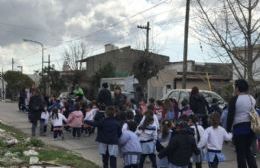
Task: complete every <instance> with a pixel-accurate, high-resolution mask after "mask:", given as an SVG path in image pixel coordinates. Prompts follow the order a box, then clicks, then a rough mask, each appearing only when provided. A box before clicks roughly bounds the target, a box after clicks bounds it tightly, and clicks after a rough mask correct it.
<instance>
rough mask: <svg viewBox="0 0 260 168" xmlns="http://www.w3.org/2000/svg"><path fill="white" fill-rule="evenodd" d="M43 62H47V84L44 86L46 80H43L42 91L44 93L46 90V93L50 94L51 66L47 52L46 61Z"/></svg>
mask: <svg viewBox="0 0 260 168" xmlns="http://www.w3.org/2000/svg"><path fill="white" fill-rule="evenodd" d="M43 63H47V64H48V67H47V83H48V84H47V86H46V81H45V82H44V93H46V90H47V93H48V95H49V96H50V94H51V92H50V87H51V85H50V68H51V65H50V64H51V55H50V54H49V55H48V61H45V62H43Z"/></svg>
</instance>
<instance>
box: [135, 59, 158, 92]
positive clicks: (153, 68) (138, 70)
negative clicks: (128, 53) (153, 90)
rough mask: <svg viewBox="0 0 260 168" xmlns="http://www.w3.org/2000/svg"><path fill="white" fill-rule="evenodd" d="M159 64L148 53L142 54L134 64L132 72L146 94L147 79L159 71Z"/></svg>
mask: <svg viewBox="0 0 260 168" xmlns="http://www.w3.org/2000/svg"><path fill="white" fill-rule="evenodd" d="M159 69H160V67H159V65H158V64H156V63H155V62H154V60H153V59H152V58H151V57H150V56H149V55H148V56H146V55H144V56H141V57H140V58H139V59H138V60H137V61H136V62H135V63H134V64H133V69H132V73H133V74H134V77H135V78H136V79H137V80H138V82H139V84H140V86H141V87H142V90H143V91H144V93H145V94H146V91H147V81H148V80H149V79H150V78H152V77H153V76H155V75H156V74H157V73H158V72H159Z"/></svg>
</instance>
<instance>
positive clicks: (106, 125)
mask: <svg viewBox="0 0 260 168" xmlns="http://www.w3.org/2000/svg"><path fill="white" fill-rule="evenodd" d="M85 122H86V124H89V125H92V126H95V127H97V128H98V132H97V138H96V141H97V142H101V143H105V144H111V145H117V144H118V140H119V138H120V136H121V134H122V128H121V126H120V123H119V122H118V121H117V120H116V119H115V118H105V119H104V120H99V121H94V122H92V121H85Z"/></svg>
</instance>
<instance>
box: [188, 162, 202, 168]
mask: <svg viewBox="0 0 260 168" xmlns="http://www.w3.org/2000/svg"><path fill="white" fill-rule="evenodd" d="M195 166H196V168H202V163H201V162H199V163H195ZM188 168H192V163H190V164H189V167H188Z"/></svg>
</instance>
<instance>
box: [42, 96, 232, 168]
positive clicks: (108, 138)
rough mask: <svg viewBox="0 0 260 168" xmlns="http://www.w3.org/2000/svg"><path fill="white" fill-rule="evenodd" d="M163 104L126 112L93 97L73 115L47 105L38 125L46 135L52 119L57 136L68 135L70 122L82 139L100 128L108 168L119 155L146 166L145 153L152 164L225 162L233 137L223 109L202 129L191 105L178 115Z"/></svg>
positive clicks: (162, 167) (180, 166) (128, 163)
mask: <svg viewBox="0 0 260 168" xmlns="http://www.w3.org/2000/svg"><path fill="white" fill-rule="evenodd" d="M160 103H161V102H160V101H158V102H156V103H155V104H152V105H151V104H150V105H146V104H145V103H140V104H139V109H138V110H135V109H133V108H128V109H126V111H119V110H118V109H117V108H116V107H114V106H109V107H103V106H102V107H98V106H97V104H96V102H95V101H93V102H92V103H91V104H89V105H85V106H82V104H80V103H75V104H74V105H73V110H71V112H70V113H66V110H68V109H66V105H65V107H62V108H60V109H58V108H53V109H52V110H51V113H49V112H48V110H47V108H46V109H45V111H44V112H42V115H41V122H40V123H41V126H40V128H41V132H42V133H43V134H44V133H46V126H47V124H48V123H49V122H48V121H50V123H51V125H52V128H53V129H52V130H53V137H54V139H57V138H59V137H61V139H63V138H64V136H63V127H68V126H69V128H71V129H72V130H71V131H72V136H73V137H80V136H81V133H82V131H84V130H85V131H86V132H87V133H89V134H91V133H93V132H94V129H95V128H97V137H96V141H97V142H98V144H99V145H98V150H99V153H100V154H101V156H102V161H103V167H105V168H106V167H111V168H115V167H117V166H116V163H117V156H119V155H121V156H122V158H123V161H124V167H125V168H142V167H143V166H144V162H145V159H146V157H148V158H149V159H150V161H151V165H152V167H153V168H157V167H158V168H167V167H170V168H192V164H193V163H194V164H195V167H196V168H201V167H202V161H204V160H207V161H208V163H209V167H210V168H216V167H218V164H219V162H221V161H223V160H224V156H223V154H222V152H221V150H222V145H223V142H224V141H229V140H231V138H232V135H231V134H228V133H227V132H226V131H225V129H224V128H222V127H221V126H220V116H219V113H218V112H213V113H212V114H211V116H210V121H211V127H209V128H206V129H205V130H204V128H203V127H202V126H201V125H199V120H198V119H197V117H196V116H195V115H193V114H192V111H191V110H190V109H189V108H188V104H187V103H185V102H183V109H182V113H174V111H176V110H178V109H177V108H176V107H175V110H174V108H170V107H169V108H168V110H169V111H168V112H173V114H167V113H163V110H164V109H163V108H162V105H161V104H160ZM166 103H167V102H166ZM168 103H169V104H170V102H168ZM166 105H167V104H166ZM166 107H167V106H166ZM166 109H167V108H166ZM170 109H173V110H170ZM68 130H70V129H68ZM157 155H158V157H157ZM109 165H110V166H109Z"/></svg>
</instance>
